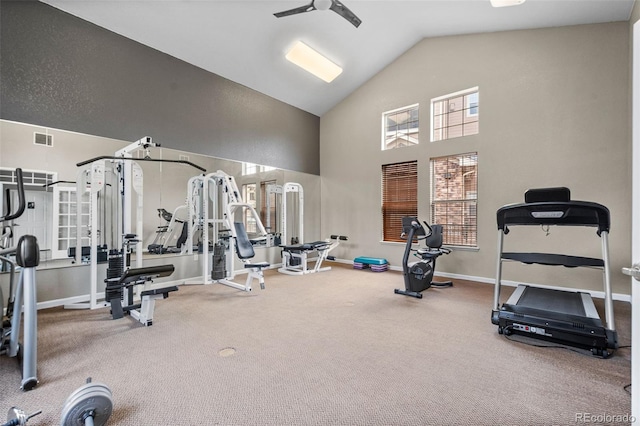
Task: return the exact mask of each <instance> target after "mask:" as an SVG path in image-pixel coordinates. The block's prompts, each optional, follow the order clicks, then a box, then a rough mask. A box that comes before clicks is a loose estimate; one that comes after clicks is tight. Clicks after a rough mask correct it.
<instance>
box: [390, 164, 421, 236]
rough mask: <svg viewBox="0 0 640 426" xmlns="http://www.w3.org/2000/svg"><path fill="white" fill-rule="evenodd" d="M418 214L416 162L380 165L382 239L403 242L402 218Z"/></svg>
mask: <svg viewBox="0 0 640 426" xmlns="http://www.w3.org/2000/svg"><path fill="white" fill-rule="evenodd" d="M417 215H418V162H417V161H409V162H406V163H395V164H385V165H383V166H382V229H383V232H382V234H383V241H396V242H405V240H403V239H402V238H400V235H401V234H402V218H403V217H404V216H417Z"/></svg>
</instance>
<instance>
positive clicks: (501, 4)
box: [491, 0, 525, 7]
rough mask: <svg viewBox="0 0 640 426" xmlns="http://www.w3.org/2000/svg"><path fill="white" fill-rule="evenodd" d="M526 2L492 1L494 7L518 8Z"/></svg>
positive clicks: (520, 0)
mask: <svg viewBox="0 0 640 426" xmlns="http://www.w3.org/2000/svg"><path fill="white" fill-rule="evenodd" d="M524 2H525V0H491V6H493V7H505V6H517V5H519V4H522V3H524Z"/></svg>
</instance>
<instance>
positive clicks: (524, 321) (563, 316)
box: [491, 187, 618, 358]
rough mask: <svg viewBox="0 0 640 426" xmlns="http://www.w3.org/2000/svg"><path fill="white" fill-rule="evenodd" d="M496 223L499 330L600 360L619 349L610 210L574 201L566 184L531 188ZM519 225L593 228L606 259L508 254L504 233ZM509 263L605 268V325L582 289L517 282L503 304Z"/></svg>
mask: <svg viewBox="0 0 640 426" xmlns="http://www.w3.org/2000/svg"><path fill="white" fill-rule="evenodd" d="M497 222H498V231H499V238H498V258H497V268H496V284H495V291H494V299H493V310H492V314H491V322H492V323H493V324H495V325H497V326H498V333H500V334H505V335H510V334H517V335H522V336H527V337H531V338H536V339H541V340H545V341H550V342H554V343H558V344H562V345H567V346H573V347H577V348H581V349H586V350H590V351H591V353H592V354H593V355H595V356H599V357H602V358H607V357H608V356H609V355H611V354H612V353H613V350H615V349H616V348H617V347H618V338H617V333H616V330H615V325H614V319H613V300H612V295H611V281H610V264H609V246H608V235H609V226H610V215H609V209H607V208H606V207H605V206H603V205H601V204H597V203H593V202H587V201H571V200H570V191H569V189H568V188H564V187H562V188H542V189H531V190H529V191H527V192H526V193H525V202H524V203H522V204H511V205H507V206H504V207H502V208H500V209H499V210H498V211H497ZM520 225H524V226H527V225H559V226H586V227H595V228H597V232H596V234H597V236H599V237H600V240H601V246H602V258H589V257H579V256H570V255H564V254H552V253H524V252H504V251H503V244H504V236H505V235H507V234H508V233H509V226H520ZM505 261H517V262H522V263H525V264H541V265H551V266H565V267H569V268H577V267H588V268H596V269H601V270H602V272H603V281H604V302H605V319H606V323H603V322H602V320H601V319H600V317H599V315H598V312H597V310H596V307H595V305H594V303H593V300H592V299H591V295H590V294H588V293H584V292H578V291H576V292H571V291H563V290H555V289H549V288H542V287H533V286H528V285H518V287H517V288H516V289H515V291H514V292H513V293H512V295H511V296H510V297H509V299H508V300H507V301H506V303H504V304H503V305H502V306H500V289H501V280H502V263H503V262H505Z"/></svg>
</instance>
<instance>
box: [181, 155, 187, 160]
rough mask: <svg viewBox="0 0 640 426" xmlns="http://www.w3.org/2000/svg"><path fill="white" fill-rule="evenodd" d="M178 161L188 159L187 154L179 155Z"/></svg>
mask: <svg viewBox="0 0 640 426" xmlns="http://www.w3.org/2000/svg"><path fill="white" fill-rule="evenodd" d="M179 159H180V161H189V156H188V155H181V156H180V157H179Z"/></svg>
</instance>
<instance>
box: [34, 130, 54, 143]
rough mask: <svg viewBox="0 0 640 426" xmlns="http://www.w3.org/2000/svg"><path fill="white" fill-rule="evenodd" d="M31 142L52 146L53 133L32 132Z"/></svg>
mask: <svg viewBox="0 0 640 426" xmlns="http://www.w3.org/2000/svg"><path fill="white" fill-rule="evenodd" d="M33 143H34V144H36V145H43V146H53V135H47V134H45V133H38V132H34V133H33Z"/></svg>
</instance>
